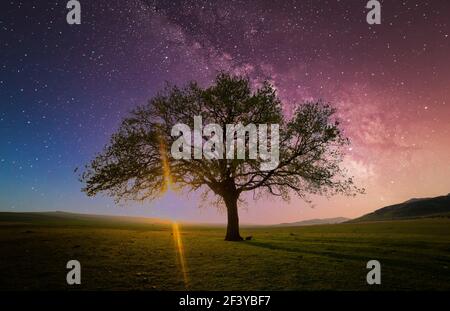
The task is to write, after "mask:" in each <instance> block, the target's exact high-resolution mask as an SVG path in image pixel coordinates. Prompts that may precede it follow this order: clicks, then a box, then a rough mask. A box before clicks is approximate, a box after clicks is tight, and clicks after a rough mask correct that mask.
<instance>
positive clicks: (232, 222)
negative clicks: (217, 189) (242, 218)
mask: <svg viewBox="0 0 450 311" xmlns="http://www.w3.org/2000/svg"><path fill="white" fill-rule="evenodd" d="M237 200H238V195H235V194H233V193H228V194H226V195H225V197H224V201H225V205H226V207H227V216H228V223H227V235H226V236H225V241H242V237H241V235H240V234H239V216H238V207H237Z"/></svg>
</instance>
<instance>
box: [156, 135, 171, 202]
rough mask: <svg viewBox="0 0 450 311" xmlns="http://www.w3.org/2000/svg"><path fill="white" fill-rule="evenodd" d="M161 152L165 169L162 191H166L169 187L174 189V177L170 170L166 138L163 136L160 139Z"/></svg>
mask: <svg viewBox="0 0 450 311" xmlns="http://www.w3.org/2000/svg"><path fill="white" fill-rule="evenodd" d="M159 154H160V158H161V166H162V170H163V184H162V187H161V192H162V193H165V192H166V191H167V190H169V189H172V190H173V179H172V175H171V172H170V165H169V158H168V156H167V147H166V144H165V142H164V140H163V139H162V138H161V137H160V139H159Z"/></svg>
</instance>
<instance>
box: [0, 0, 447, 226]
mask: <svg viewBox="0 0 450 311" xmlns="http://www.w3.org/2000/svg"><path fill="white" fill-rule="evenodd" d="M66 3H67V1H61V0H59V1H58V0H53V1H46V0H40V1H11V0H5V1H2V2H1V4H0V8H1V9H0V55H1V57H0V210H1V211H44V210H62V211H72V212H82V213H97V214H117V215H142V216H148V217H160V218H169V219H176V220H187V221H200V222H224V221H225V215H224V214H223V213H220V212H218V211H217V210H215V209H214V208H205V207H202V208H198V205H199V204H198V203H199V198H198V196H197V195H195V194H194V195H192V196H190V197H189V198H186V197H180V196H179V195H177V194H173V193H169V194H167V195H166V196H165V197H163V198H162V199H160V200H158V201H155V202H145V203H142V204H137V203H123V204H120V205H115V204H114V203H113V201H112V200H111V199H109V198H107V197H101V196H100V197H95V198H87V197H86V196H85V195H84V194H83V193H82V192H81V191H80V189H81V187H82V185H81V184H80V183H79V181H78V177H77V174H76V173H74V169H75V168H76V167H82V166H83V165H84V164H85V163H87V162H88V161H89V160H90V159H91V158H92V157H93V156H94V155H95V154H96V152H99V151H100V150H101V149H102V147H103V146H104V145H105V144H106V143H107V141H108V139H109V137H110V135H111V134H112V133H113V132H114V131H115V129H117V127H118V125H119V123H120V120H121V119H122V118H123V117H124V116H126V115H127V112H128V111H129V110H130V109H132V108H133V107H135V106H136V105H139V104H143V103H145V102H146V101H147V100H148V99H149V98H151V97H152V96H154V95H155V94H156V92H158V91H159V90H161V88H162V87H163V86H164V85H165V82H166V81H169V82H170V83H172V84H178V85H183V84H185V83H187V82H188V81H190V80H196V81H199V83H201V84H202V85H208V84H209V83H211V81H212V79H213V78H214V76H215V75H216V73H217V72H218V71H220V70H225V71H229V72H232V73H235V74H245V75H248V76H249V77H250V78H251V79H255V80H262V79H266V80H269V81H271V82H272V83H273V84H274V86H275V87H276V89H277V91H278V94H279V96H280V98H281V99H282V101H283V103H284V109H285V111H286V113H289V109H290V107H292V105H293V103H296V102H301V101H303V100H308V99H324V100H327V101H330V102H332V103H333V104H334V105H335V106H336V107H337V108H338V109H339V116H340V118H341V119H342V120H343V126H344V129H345V131H346V133H347V135H348V136H349V137H350V138H351V140H352V145H351V147H349V148H348V152H347V156H346V159H345V163H344V165H345V166H346V167H347V168H348V170H349V171H350V173H351V174H352V175H354V176H355V180H356V182H357V183H358V185H359V186H361V187H364V188H366V194H364V195H359V196H357V197H356V198H347V197H333V198H329V199H328V198H321V197H312V199H313V204H312V205H308V204H306V203H304V202H302V201H301V200H299V199H296V198H293V199H292V200H291V201H290V202H280V201H277V200H273V201H271V200H264V201H256V202H254V201H252V200H249V202H248V204H247V205H246V206H245V207H244V208H243V209H242V211H241V222H244V223H279V222H288V221H297V220H302V219H309V218H324V217H337V216H345V217H356V216H360V215H362V214H364V213H367V212H370V211H373V210H375V209H377V208H380V207H382V206H385V205H388V204H393V203H397V202H400V201H405V200H408V199H410V198H413V197H427V196H437V195H443V194H447V193H449V192H450V178H449V177H450V138H449V137H450V38H449V35H450V25H449V23H450V2H449V1H448V0H433V1H427V0H420V1H419V0H405V1H397V0H396V1H394V0H389V1H387V0H386V1H381V3H382V23H381V25H374V26H370V25H368V24H367V23H366V14H367V12H368V10H367V9H366V8H365V4H366V1H363V0H346V1H344V0H340V1H339V0H328V1H326V0H323V1H318V0H314V1H313V0H303V1H293V0H284V1H263V0H259V1H257V0H245V1H244V0H242V1H238V0H236V1H223V0H222V1H212V0H205V1H169V0H160V1H159V0H155V1H146V0H140V1H138V0H130V1H118V0H109V1H106V0H99V1H85V0H80V3H81V25H68V24H67V23H66V14H67V12H68V10H67V9H66Z"/></svg>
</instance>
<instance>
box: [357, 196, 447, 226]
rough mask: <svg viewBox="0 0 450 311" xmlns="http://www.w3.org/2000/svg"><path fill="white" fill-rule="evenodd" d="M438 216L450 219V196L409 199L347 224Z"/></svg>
mask: <svg viewBox="0 0 450 311" xmlns="http://www.w3.org/2000/svg"><path fill="white" fill-rule="evenodd" d="M439 216H441V217H450V194H448V195H445V196H439V197H435V198H423V199H411V200H408V201H406V202H403V203H400V204H395V205H390V206H386V207H383V208H380V209H378V210H376V211H374V212H372V213H369V214H366V215H364V216H362V217H359V218H356V219H353V220H350V221H349V222H350V223H355V222H366V221H382V220H401V219H413V218H425V217H439Z"/></svg>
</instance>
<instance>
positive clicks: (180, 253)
mask: <svg viewBox="0 0 450 311" xmlns="http://www.w3.org/2000/svg"><path fill="white" fill-rule="evenodd" d="M172 232H173V241H174V243H175V250H176V252H177V257H178V262H179V265H180V269H181V273H182V274H183V280H184V286H185V287H186V288H188V275H187V267H186V260H185V258H184V248H183V241H182V240H181V234H180V227H179V225H178V223H177V222H173V224H172Z"/></svg>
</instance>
